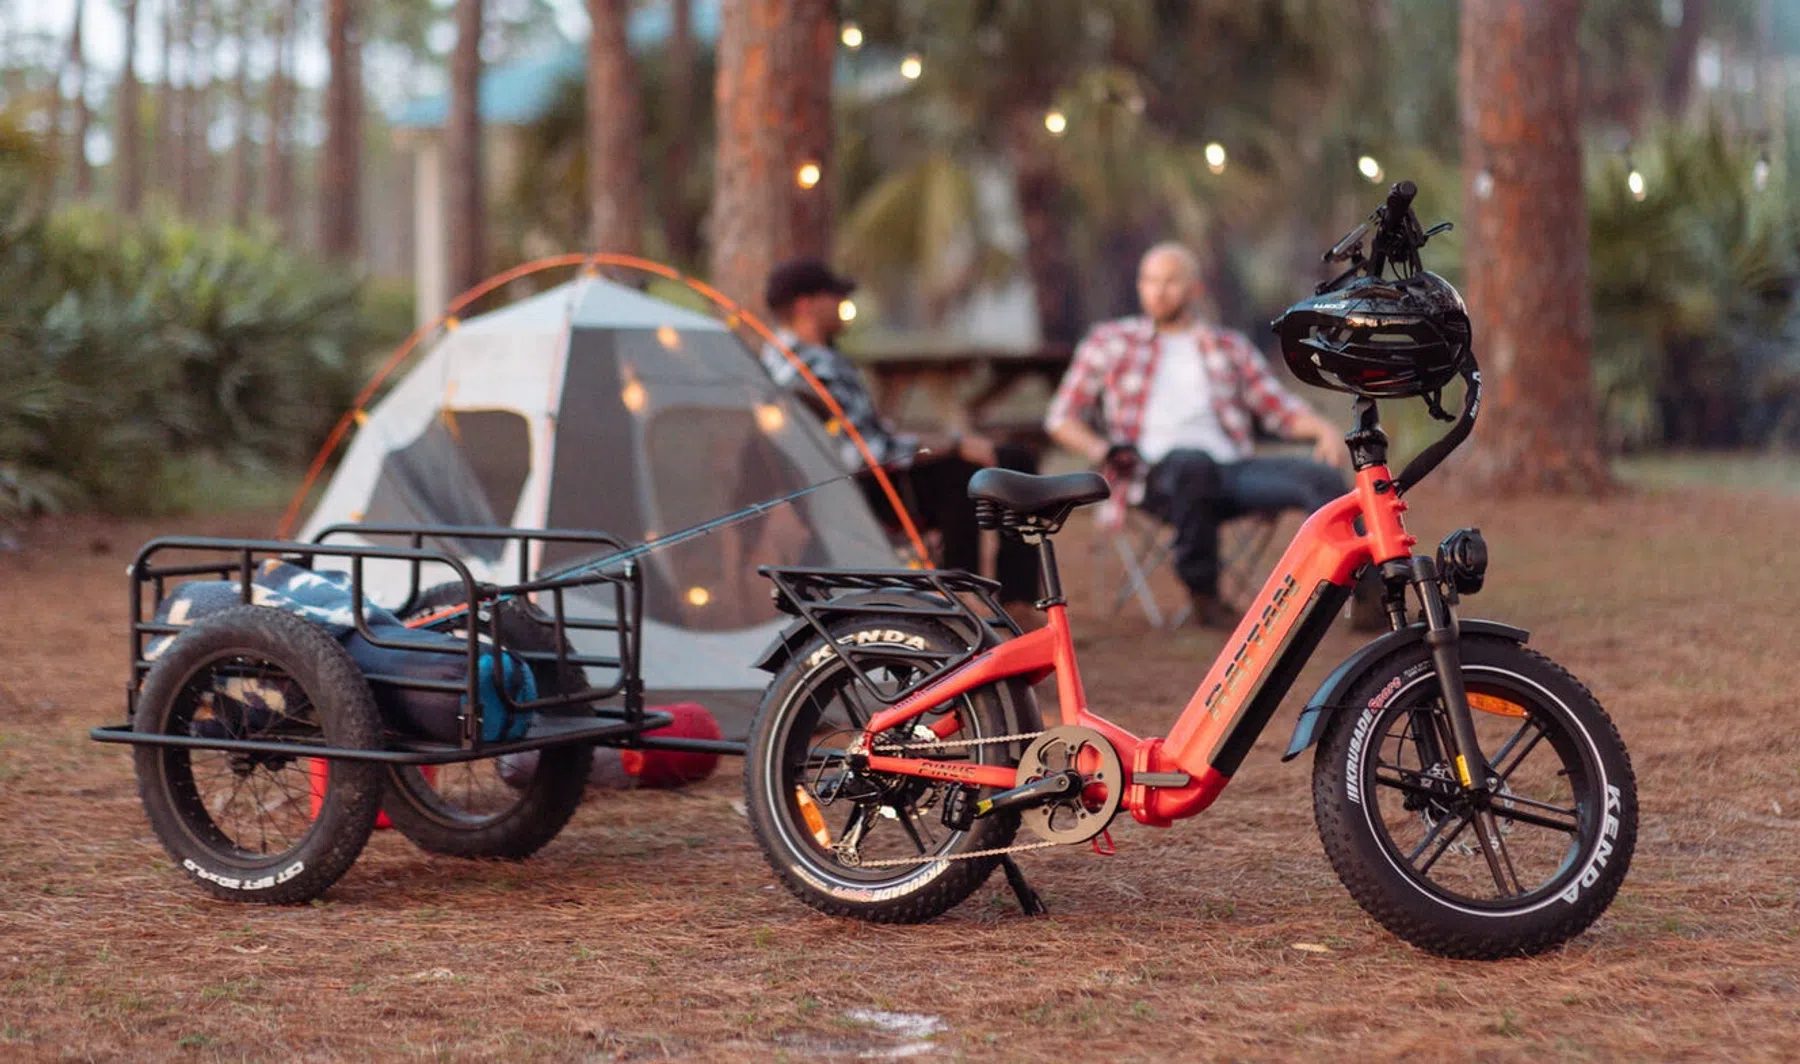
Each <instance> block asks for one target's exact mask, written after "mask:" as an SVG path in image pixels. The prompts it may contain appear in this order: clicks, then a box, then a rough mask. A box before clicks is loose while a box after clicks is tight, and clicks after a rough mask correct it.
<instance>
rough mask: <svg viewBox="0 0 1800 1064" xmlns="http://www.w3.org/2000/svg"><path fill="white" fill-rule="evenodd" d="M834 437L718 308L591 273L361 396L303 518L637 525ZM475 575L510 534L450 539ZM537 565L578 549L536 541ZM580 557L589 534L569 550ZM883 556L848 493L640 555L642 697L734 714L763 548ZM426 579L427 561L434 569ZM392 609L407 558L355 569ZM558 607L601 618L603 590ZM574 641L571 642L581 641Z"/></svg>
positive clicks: (834, 463)
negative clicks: (344, 442)
mask: <svg viewBox="0 0 1800 1064" xmlns="http://www.w3.org/2000/svg"><path fill="white" fill-rule="evenodd" d="M843 472H844V470H843V467H842V466H841V465H840V464H839V462H838V460H837V458H836V457H835V446H834V441H833V440H832V438H831V437H830V436H828V435H827V434H826V432H825V430H824V429H823V427H822V426H821V425H820V424H819V422H818V420H817V419H816V418H815V417H814V416H813V414H811V413H810V412H809V411H807V410H805V409H803V408H802V407H801V406H800V405H799V404H798V403H795V402H794V401H793V400H792V399H791V398H790V397H789V396H788V395H787V394H785V393H784V392H783V390H782V389H779V388H777V387H776V386H775V385H774V384H773V383H772V382H771V381H770V380H769V378H768V376H767V374H766V373H765V372H764V371H763V369H762V367H761V365H760V364H759V363H758V362H757V360H756V358H755V357H754V355H753V354H752V352H750V351H749V350H748V349H746V348H745V347H744V345H743V344H742V343H741V342H740V341H739V340H738V338H737V336H736V335H735V334H733V333H732V332H731V331H730V330H728V329H727V328H725V326H724V325H723V324H721V323H720V322H717V321H715V320H713V319H712V318H709V317H707V316H705V315H703V314H699V313H696V312H694V311H691V310H688V309H686V308H683V307H679V306H676V305H674V304H672V303H669V302H666V301H664V300H661V299H657V298H656V297H654V296H651V295H647V294H645V293H643V292H639V291H637V290H635V289H631V288H627V287H624V286H622V285H616V284H612V283H610V282H607V281H604V280H601V279H598V278H583V279H580V280H576V281H571V282H569V283H567V284H564V285H560V286H558V287H556V288H552V289H550V290H548V291H546V292H543V293H540V294H538V295H535V296H532V297H529V298H527V299H523V300H520V301H519V302H517V303H514V304H512V305H510V306H507V307H505V308H502V309H500V310H498V311H495V312H493V313H491V314H487V315H483V316H480V317H476V318H471V319H469V320H467V321H464V322H462V323H461V324H460V326H459V327H458V328H456V329H455V330H454V331H452V332H449V333H448V334H446V335H445V336H444V337H443V338H442V339H441V340H440V341H439V342H438V344H437V345H436V346H435V347H434V348H433V349H432V350H431V351H429V352H427V353H426V354H425V356H424V357H423V358H422V359H421V360H420V361H419V363H418V364H417V365H416V366H415V367H414V368H413V369H412V370H411V371H409V372H408V373H407V374H406V376H405V377H404V378H402V379H401V380H400V381H399V382H398V383H397V384H396V385H395V386H394V388H393V389H392V391H390V392H389V394H388V395H387V396H386V397H385V398H384V399H382V400H381V402H379V403H378V404H376V405H375V406H374V407H373V408H372V409H371V410H370V411H369V414H368V418H367V420H366V422H365V423H363V424H362V425H360V426H359V428H358V429H357V432H356V435H355V436H354V437H353V439H352V441H351V444H350V446H349V448H348V449H347V451H346V453H345V455H344V458H343V461H342V463H341V464H340V466H339V468H338V470H337V472H336V474H335V475H334V476H333V478H332V481H331V483H330V484H329V485H328V486H327V488H326V490H325V493H324V495H323V496H322V498H321V500H320V503H319V505H318V507H317V509H316V510H315V512H314V513H313V515H312V517H311V518H310V520H309V521H308V522H307V525H306V527H305V529H304V530H303V532H302V537H303V538H310V537H312V536H313V535H316V534H317V533H318V532H319V531H320V530H321V529H323V528H325V527H327V526H329V525H332V524H339V523H351V522H360V523H379V522H385V521H396V522H403V523H443V524H451V525H474V524H489V523H491V524H500V525H507V524H510V525H513V526H515V527H519V528H571V529H583V530H591V531H602V532H606V533H608V534H610V535H613V536H616V537H617V538H619V539H621V540H623V541H625V542H626V543H639V542H643V541H645V540H647V539H651V538H656V537H660V536H664V535H667V534H669V533H671V532H675V531H677V530H679V529H681V528H684V527H688V526H691V525H694V524H698V523H700V522H703V521H707V520H710V519H712V518H715V517H719V516H721V515H723V514H725V513H728V512H731V511H734V510H737V509H741V508H743V507H745V506H747V505H749V504H751V503H754V502H760V501H762V500H764V499H768V498H771V497H773V496H776V495H779V494H782V493H785V492H789V491H793V490H795V489H796V488H801V487H805V486H808V485H812V484H819V483H822V482H825V481H829V480H831V479H832V478H834V477H839V476H841V475H842V474H843ZM435 546H439V547H441V548H444V549H448V550H451V551H453V552H454V553H456V554H457V555H458V556H459V557H461V558H462V559H463V560H464V561H465V562H467V563H469V564H470V566H471V570H472V571H473V572H474V573H475V574H476V576H477V578H478V579H491V580H497V581H507V580H514V579H517V574H518V569H519V562H520V560H519V558H518V555H517V550H518V548H517V546H516V545H513V546H507V547H504V548H503V549H495V547H494V546H493V545H491V544H483V543H481V541H476V540H469V539H457V538H453V537H452V538H450V540H449V542H447V543H442V544H435ZM540 550H541V553H540V554H539V555H538V556H537V557H534V558H531V559H528V562H529V563H530V566H531V567H532V568H534V569H548V568H553V567H556V566H560V565H563V564H567V563H570V562H574V561H579V560H582V558H583V556H584V549H583V548H579V547H576V546H574V545H565V544H546V545H543V546H542V547H541V548H540ZM585 553H586V554H589V555H591V553H592V551H591V550H586V551H585ZM772 564H781V565H835V566H864V567H867V566H892V565H894V564H896V560H895V555H894V551H893V549H892V547H891V546H890V544H889V540H888V536H887V534H886V533H885V532H884V531H883V530H882V528H881V526H880V524H879V523H878V522H877V520H876V518H875V516H874V515H873V513H872V512H871V511H870V509H869V506H868V504H867V503H866V501H865V500H864V498H863V495H862V493H861V491H860V490H858V488H857V487H856V485H855V484H853V483H851V482H849V481H847V480H846V481H842V482H839V483H835V484H831V485H829V486H828V487H825V488H823V489H821V490H820V491H817V492H815V493H813V494H812V495H809V496H807V497H805V498H804V499H801V500H799V501H798V502H796V503H794V504H790V505H788V506H783V507H779V508H776V509H775V510H773V511H771V512H770V513H768V514H765V515H761V516H759V517H757V518H754V519H752V520H748V521H745V522H742V523H740V524H737V525H733V526H731V527H728V528H724V529H721V530H719V531H717V532H715V533H713V534H712V535H709V536H705V537H701V538H698V539H695V540H690V541H688V542H686V543H682V544H678V545H676V546H674V547H672V548H669V549H667V550H663V551H656V552H652V553H651V554H649V555H648V556H646V560H645V565H644V573H645V609H644V616H645V630H644V642H643V672H644V680H645V684H646V688H647V691H648V694H649V697H650V698H651V699H652V701H662V702H676V701H695V702H699V703H701V704H702V705H705V706H706V707H707V708H708V709H710V710H711V711H712V712H713V713H714V715H715V716H716V717H718V718H719V721H720V725H721V727H722V729H723V730H724V732H725V734H726V735H727V736H728V737H737V738H741V737H742V736H743V735H745V734H746V733H747V731H748V726H749V719H750V714H751V712H752V711H753V710H754V708H755V705H756V703H757V700H758V699H759V698H760V696H761V693H762V690H763V687H764V685H765V683H766V681H767V679H768V677H767V676H766V675H764V674H763V673H761V672H759V671H757V670H756V669H754V668H752V667H751V663H752V662H753V661H754V660H755V659H756V657H757V655H758V654H759V652H760V651H761V650H762V649H763V648H764V647H765V646H766V645H767V644H768V642H769V640H770V639H772V638H773V637H774V635H775V634H776V633H777V632H779V630H780V628H781V626H782V624H783V623H784V622H785V621H786V620H787V618H786V617H784V616H783V615H781V614H779V613H777V612H776V611H775V609H774V606H773V604H772V602H771V600H770V597H769V588H768V584H767V581H765V580H763V579H762V578H761V577H759V576H757V575H756V568H757V566H759V565H772ZM439 575H440V576H441V575H442V574H439ZM367 580H368V586H369V588H370V589H371V592H372V594H374V596H375V597H376V598H377V600H378V601H381V602H383V603H385V604H387V605H396V604H397V603H398V601H399V599H401V598H402V597H404V595H405V594H406V591H407V589H408V588H409V586H410V573H408V572H406V567H405V566H402V565H398V564H393V563H389V564H388V565H387V566H386V567H385V568H384V567H383V565H382V564H381V563H376V564H373V565H371V566H370V567H369V572H368V576H367ZM566 598H567V601H566V602H565V605H566V606H567V608H569V609H571V610H574V611H576V612H579V613H581V614H584V615H588V616H600V617H603V616H606V615H607V613H608V611H609V610H610V609H611V600H610V598H609V597H607V596H605V595H590V594H587V593H573V592H572V593H570V594H569V595H568V596H567V597H566ZM577 643H578V649H581V648H580V647H579V640H577Z"/></svg>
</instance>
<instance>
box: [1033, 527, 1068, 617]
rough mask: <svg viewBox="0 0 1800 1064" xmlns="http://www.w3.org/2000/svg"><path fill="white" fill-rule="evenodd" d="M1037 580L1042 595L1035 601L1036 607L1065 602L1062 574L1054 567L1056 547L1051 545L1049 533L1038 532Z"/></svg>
mask: <svg viewBox="0 0 1800 1064" xmlns="http://www.w3.org/2000/svg"><path fill="white" fill-rule="evenodd" d="M1037 552H1038V580H1039V581H1040V582H1041V583H1042V584H1043V588H1044V597H1043V598H1042V599H1041V600H1040V601H1038V602H1037V603H1036V606H1037V608H1038V609H1040V610H1042V609H1049V608H1050V607H1051V606H1062V605H1066V604H1067V601H1068V600H1067V599H1064V598H1063V589H1062V574H1061V573H1059V572H1058V571H1057V568H1056V548H1055V547H1054V546H1052V545H1051V543H1050V537H1049V535H1047V534H1045V533H1042V532H1040V533H1038V536H1037Z"/></svg>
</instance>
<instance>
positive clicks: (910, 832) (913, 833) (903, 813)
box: [889, 806, 930, 854]
mask: <svg viewBox="0 0 1800 1064" xmlns="http://www.w3.org/2000/svg"><path fill="white" fill-rule="evenodd" d="M889 808H890V809H893V810H894V818H895V819H896V820H898V821H900V826H901V827H903V828H905V829H906V837H907V838H909V839H911V840H912V844H913V845H914V846H917V847H918V848H919V852H920V853H921V854H924V853H929V852H930V851H928V850H927V849H926V848H925V840H924V839H923V838H921V837H920V836H919V829H918V828H917V827H915V826H914V825H913V817H912V811H911V810H909V809H899V808H895V807H893V806H889Z"/></svg>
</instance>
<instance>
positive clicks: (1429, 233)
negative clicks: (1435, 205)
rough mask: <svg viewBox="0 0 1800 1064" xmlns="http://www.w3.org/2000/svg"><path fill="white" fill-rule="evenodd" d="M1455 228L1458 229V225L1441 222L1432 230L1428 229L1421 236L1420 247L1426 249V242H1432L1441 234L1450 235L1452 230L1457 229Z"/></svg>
mask: <svg viewBox="0 0 1800 1064" xmlns="http://www.w3.org/2000/svg"><path fill="white" fill-rule="evenodd" d="M1455 228H1456V223H1454V222H1439V223H1438V224H1436V225H1434V226H1432V227H1431V228H1430V229H1427V230H1425V231H1424V232H1423V233H1420V234H1419V246H1420V247H1424V246H1425V241H1427V240H1430V239H1431V238H1432V237H1434V236H1436V235H1438V234H1439V233H1448V232H1449V231H1450V230H1452V229H1455Z"/></svg>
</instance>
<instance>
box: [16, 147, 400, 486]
mask: <svg viewBox="0 0 1800 1064" xmlns="http://www.w3.org/2000/svg"><path fill="white" fill-rule="evenodd" d="M6 136H7V134H6V133H5V131H4V129H0V157H4V158H5V159H6V162H4V163H0V290H3V291H6V292H7V293H8V295H9V300H8V306H7V310H6V316H5V318H4V319H3V320H0V516H6V515H7V514H8V513H9V512H10V513H11V514H13V515H17V514H19V513H22V512H23V513H29V512H32V511H35V510H43V509H53V508H58V507H63V506H71V505H78V506H84V507H93V508H98V509H103V510H110V511H123V512H146V511H158V510H165V509H167V508H169V506H170V505H171V501H172V498H185V497H194V496H196V494H197V493H196V492H195V491H193V490H192V489H191V485H189V486H188V487H182V485H187V484H188V482H189V481H190V480H191V479H192V476H193V475H194V474H193V470H196V469H217V470H221V471H235V472H240V473H249V474H252V475H256V474H266V473H268V472H270V471H273V470H276V469H280V468H283V467H288V466H291V465H293V464H294V463H296V462H298V461H301V460H303V459H304V458H305V457H307V456H308V455H309V454H310V453H311V452H312V451H313V449H314V448H316V447H317V446H318V444H319V442H320V440H321V439H322V437H323V435H324V433H325V432H326V431H327V430H328V429H329V428H330V426H331V424H332V422H333V420H334V419H335V418H337V417H338V416H339V415H340V414H341V413H342V412H343V411H344V409H346V408H347V407H348V406H349V404H350V401H351V397H352V396H353V395H354V393H355V389H356V387H357V385H358V384H359V383H360V382H361V380H362V379H363V377H364V375H365V374H364V366H363V364H362V363H363V356H364V355H365V353H367V352H368V351H370V350H371V349H373V348H376V347H378V346H381V345H384V344H387V343H391V342H392V341H393V339H395V337H394V335H393V334H394V333H395V332H396V331H397V330H398V331H402V332H403V331H404V328H405V322H404V319H405V318H408V317H410V309H409V308H406V307H405V306H403V305H402V303H401V301H399V300H395V299H389V298H384V299H382V300H381V301H380V303H379V307H380V308H381V309H379V310H378V311H377V312H375V313H370V312H367V311H366V310H365V306H364V298H363V292H362V288H361V285H360V282H359V281H358V280H356V279H355V278H353V277H350V276H347V275H346V274H345V273H344V271H342V270H334V269H330V268H328V267H326V266H324V265H322V264H319V263H315V262H311V261H309V260H306V259H302V258H300V257H298V256H295V255H293V254H290V253H288V252H286V251H284V250H282V249H281V248H280V247H279V246H278V245H277V244H276V243H275V242H274V241H273V240H271V239H269V238H267V237H264V236H260V235H254V234H246V233H241V232H234V231H227V230H204V229H200V228H196V227H194V226H191V225H187V224H184V223H180V222H175V221H170V220H163V219H155V220H148V221H145V222H142V223H138V224H132V225H125V224H122V223H121V222H120V221H119V220H118V219H117V218H116V217H115V216H111V215H108V214H105V213H103V212H100V211H98V210H95V209H91V208H84V209H71V210H66V211H62V212H59V213H57V214H55V215H49V216H46V215H45V214H43V213H42V212H41V211H39V210H38V209H37V208H36V207H35V205H34V203H33V201H32V196H31V191H30V189H31V181H30V177H29V174H30V168H31V160H30V158H29V156H28V155H19V156H14V155H12V154H10V153H8V152H6V150H5V149H6V147H7V145H6V144H5V143H4V141H5V138H6ZM177 488H180V490H175V489H177ZM165 494H168V495H170V496H171V497H172V498H164V497H163V496H164V495H165ZM199 494H203V493H199Z"/></svg>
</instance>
